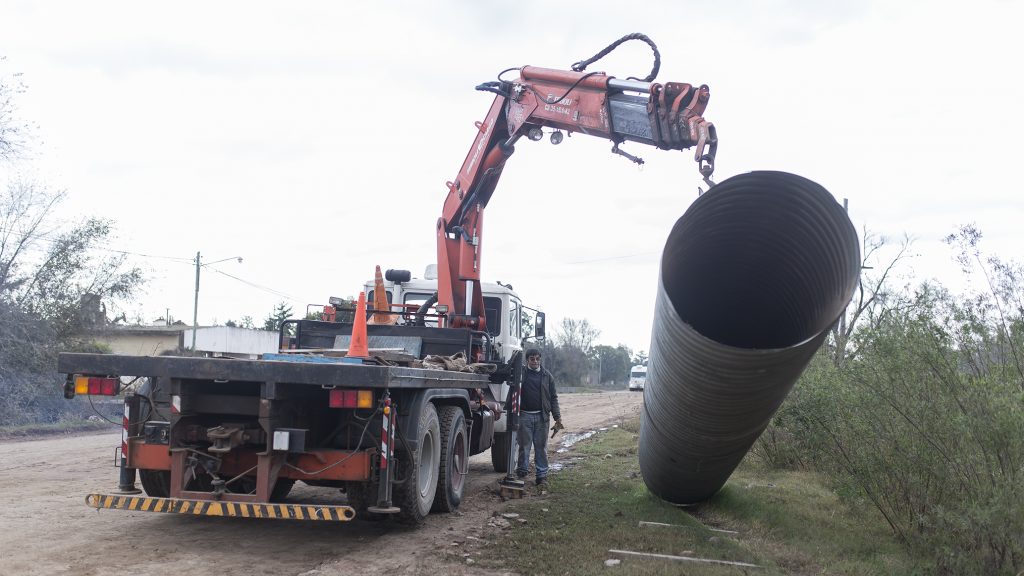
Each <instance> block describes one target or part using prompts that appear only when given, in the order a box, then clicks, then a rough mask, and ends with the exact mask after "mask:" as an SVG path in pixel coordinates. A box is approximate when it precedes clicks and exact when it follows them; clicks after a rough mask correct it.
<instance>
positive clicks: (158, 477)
mask: <svg viewBox="0 0 1024 576" xmlns="http://www.w3.org/2000/svg"><path fill="white" fill-rule="evenodd" d="M139 481H140V482H142V489H143V490H145V491H146V495H147V496H150V497H152V498H167V497H168V496H170V495H171V473H170V472H168V471H166V470H139Z"/></svg>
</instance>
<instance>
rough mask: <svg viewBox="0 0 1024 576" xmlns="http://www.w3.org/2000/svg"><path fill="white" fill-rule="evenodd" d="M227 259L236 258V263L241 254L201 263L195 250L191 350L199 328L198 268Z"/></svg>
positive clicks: (239, 260) (239, 259)
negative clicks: (194, 290)
mask: <svg viewBox="0 0 1024 576" xmlns="http://www.w3.org/2000/svg"><path fill="white" fill-rule="evenodd" d="M228 260H238V263H239V264H241V263H242V257H241V256H232V257H230V258H222V259H220V260H214V261H213V262H207V263H206V264H203V263H202V262H203V261H202V258H201V256H200V254H199V252H196V300H195V302H194V303H193V304H192V351H193V352H195V351H196V332H197V331H198V330H199V269H200V268H202V267H203V266H209V265H210V264H217V263H218V262H226V261H228Z"/></svg>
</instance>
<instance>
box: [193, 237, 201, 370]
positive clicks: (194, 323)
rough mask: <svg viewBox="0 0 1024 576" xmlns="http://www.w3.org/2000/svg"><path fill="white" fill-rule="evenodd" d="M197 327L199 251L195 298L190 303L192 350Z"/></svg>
mask: <svg viewBox="0 0 1024 576" xmlns="http://www.w3.org/2000/svg"><path fill="white" fill-rule="evenodd" d="M198 329H199V252H196V300H195V303H193V304H192V352H195V351H196V330H198Z"/></svg>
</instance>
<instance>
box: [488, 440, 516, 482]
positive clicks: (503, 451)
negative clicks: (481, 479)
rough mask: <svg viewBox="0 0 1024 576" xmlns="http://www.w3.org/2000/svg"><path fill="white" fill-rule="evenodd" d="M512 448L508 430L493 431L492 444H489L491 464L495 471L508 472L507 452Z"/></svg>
mask: <svg viewBox="0 0 1024 576" xmlns="http://www.w3.org/2000/svg"><path fill="white" fill-rule="evenodd" d="M511 449H512V434H511V433H510V432H495V433H494V444H491V466H493V467H494V471H495V472H501V473H502V474H504V473H506V472H508V452H509V450H511Z"/></svg>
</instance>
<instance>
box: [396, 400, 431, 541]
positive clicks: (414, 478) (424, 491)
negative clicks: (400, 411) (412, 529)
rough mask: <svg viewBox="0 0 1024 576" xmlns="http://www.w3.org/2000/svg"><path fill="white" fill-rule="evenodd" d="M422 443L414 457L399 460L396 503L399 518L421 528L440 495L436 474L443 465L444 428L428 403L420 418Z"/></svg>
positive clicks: (407, 456)
mask: <svg viewBox="0 0 1024 576" xmlns="http://www.w3.org/2000/svg"><path fill="white" fill-rule="evenodd" d="M418 440H419V442H418V443H417V448H416V451H415V453H413V454H409V453H408V452H403V453H402V454H401V455H400V457H399V462H398V470H397V472H398V474H397V477H398V478H400V479H402V480H403V482H402V483H401V484H398V485H396V486H395V492H394V494H395V497H394V503H395V505H396V506H398V507H399V508H401V509H402V511H401V512H400V513H399V514H398V518H399V519H400V520H402V521H404V522H409V523H414V524H418V523H420V522H422V521H423V519H424V518H426V517H427V514H429V513H430V508H431V507H432V506H433V505H434V495H435V494H436V492H437V471H438V468H439V465H440V462H441V426H440V423H439V422H438V419H437V409H436V408H434V405H433V404H431V403H429V402H428V403H426V405H424V407H423V412H422V413H421V414H420V422H419V438H418Z"/></svg>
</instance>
